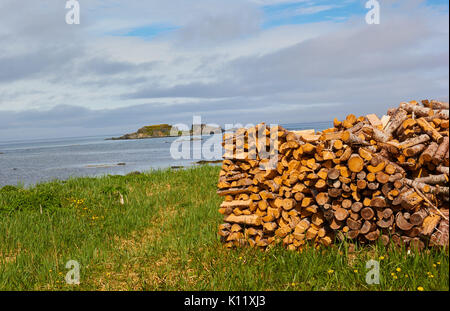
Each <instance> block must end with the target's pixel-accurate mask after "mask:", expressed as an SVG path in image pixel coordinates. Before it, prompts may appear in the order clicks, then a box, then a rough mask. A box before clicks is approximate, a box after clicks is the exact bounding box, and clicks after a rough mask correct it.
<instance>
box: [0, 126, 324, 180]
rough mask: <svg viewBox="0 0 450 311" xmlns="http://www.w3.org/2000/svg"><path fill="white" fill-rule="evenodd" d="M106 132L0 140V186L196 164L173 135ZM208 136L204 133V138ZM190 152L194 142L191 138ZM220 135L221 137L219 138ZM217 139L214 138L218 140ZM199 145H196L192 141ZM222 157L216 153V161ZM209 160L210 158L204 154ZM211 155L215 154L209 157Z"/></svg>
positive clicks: (307, 127) (320, 128)
mask: <svg viewBox="0 0 450 311" xmlns="http://www.w3.org/2000/svg"><path fill="white" fill-rule="evenodd" d="M282 126H283V127H284V128H286V129H288V130H302V129H312V128H314V129H316V130H323V129H326V128H329V127H331V126H332V123H331V122H314V123H298V124H284V125H283V124H282ZM113 136H114V135H111V136H91V137H75V138H60V139H42V140H28V141H8V142H1V141H0V187H2V186H5V185H24V186H31V185H34V184H36V183H40V182H45V181H50V180H54V179H59V180H64V179H68V178H70V177H78V176H103V175H109V174H110V175H125V174H128V173H130V172H134V171H140V172H142V171H149V170H152V169H159V168H168V167H174V166H183V167H188V166H192V165H197V164H196V163H195V162H197V161H199V160H201V159H179V160H175V159H173V158H172V157H171V153H170V146H171V144H172V143H173V142H174V140H175V139H177V138H175V137H163V138H151V139H139V140H105V139H106V138H110V137H113ZM210 138H211V137H208V136H204V137H202V138H201V139H202V140H203V142H204V141H206V140H208V139H210ZM184 139H186V141H189V144H190V148H191V152H192V151H193V150H195V145H196V144H194V143H193V142H190V139H189V138H188V137H186V138H184ZM220 139H221V137H220ZM220 139H219V140H220ZM197 145H198V144H197ZM220 159H221V158H220V157H219V158H218V160H220ZM207 160H211V159H207ZM213 160H214V159H213Z"/></svg>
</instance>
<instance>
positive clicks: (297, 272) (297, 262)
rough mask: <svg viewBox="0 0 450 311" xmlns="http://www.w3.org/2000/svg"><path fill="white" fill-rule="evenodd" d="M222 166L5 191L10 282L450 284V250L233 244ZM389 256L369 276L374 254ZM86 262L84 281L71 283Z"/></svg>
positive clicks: (331, 286)
mask: <svg viewBox="0 0 450 311" xmlns="http://www.w3.org/2000/svg"><path fill="white" fill-rule="evenodd" d="M218 172H219V168H218V167H216V166H202V167H198V168H194V169H186V170H180V171H174V170H164V171H154V172H150V173H148V174H140V175H129V176H108V177H104V178H76V179H71V180H68V181H65V182H51V183H45V184H40V185H37V186H36V187H33V188H31V189H23V188H15V187H9V186H7V187H4V188H3V189H1V190H0V290H289V291H290V290H418V289H419V290H422V289H423V290H425V291H427V290H449V260H448V259H449V257H448V252H444V251H437V250H433V251H428V252H422V253H421V254H414V253H413V254H410V255H407V254H406V252H405V251H401V250H396V251H393V250H387V249H384V248H383V247H380V246H373V247H365V248H364V249H357V250H356V251H355V252H353V253H348V252H347V247H346V244H345V243H340V244H337V245H335V246H334V247H332V248H329V249H322V250H315V249H309V250H306V251H304V252H303V253H301V254H299V253H293V252H288V251H284V250H282V249H279V248H275V249H272V250H269V251H267V252H262V251H258V250H253V249H248V248H247V249H238V250H231V251H230V250H226V249H224V248H223V247H222V245H221V243H220V241H219V239H218V236H217V234H216V231H217V226H218V224H219V223H220V220H221V215H220V214H219V213H218V212H217V209H218V206H219V204H220V202H221V198H220V197H218V196H217V195H216V193H215V190H216V182H217V176H218ZM369 259H375V260H378V261H379V262H380V273H381V276H380V284H379V285H368V284H367V283H366V281H365V278H366V272H367V270H366V261H367V260H369ZM69 260H76V261H78V262H79V263H80V267H81V268H80V271H81V279H80V284H79V285H68V284H66V282H65V275H66V273H67V272H68V271H69V269H66V267H65V266H66V262H67V261H69Z"/></svg>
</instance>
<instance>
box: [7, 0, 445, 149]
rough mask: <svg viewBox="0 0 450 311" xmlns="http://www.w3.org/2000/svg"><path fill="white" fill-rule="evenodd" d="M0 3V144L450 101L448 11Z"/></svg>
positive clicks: (237, 2) (265, 2)
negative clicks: (74, 10) (375, 17)
mask: <svg viewBox="0 0 450 311" xmlns="http://www.w3.org/2000/svg"><path fill="white" fill-rule="evenodd" d="M65 2H66V1H64V0H40V1H35V0H0V141H9V140H22V139H37V138H56V137H75V136H91V135H110V134H111V135H113V134H114V135H117V134H124V133H129V132H134V131H136V130H137V129H138V128H140V127H142V126H144V125H149V124H159V123H170V124H177V123H185V124H187V125H190V124H191V123H192V120H193V116H194V115H196V116H201V118H202V121H203V122H204V123H210V124H219V125H225V124H243V125H246V124H250V123H253V124H256V123H259V122H266V123H268V124H279V123H281V124H283V123H299V122H315V121H331V120H333V119H334V118H335V117H337V118H339V119H343V118H345V116H346V115H347V114H350V113H353V114H355V115H365V114H369V113H376V114H378V115H379V116H381V115H383V114H384V113H385V112H386V111H387V109H388V108H390V107H395V106H397V105H398V104H399V103H400V102H402V101H409V100H421V99H425V98H429V99H438V100H444V101H448V97H449V89H448V84H449V53H448V46H449V33H448V29H449V13H448V10H449V9H448V7H449V2H448V1H443V0H422V1H420V0H379V1H378V2H379V3H380V24H378V25H376V24H372V25H369V24H367V23H366V19H365V15H366V14H367V12H368V11H369V9H367V8H366V6H365V5H366V2H367V1H366V0H342V1H328V0H324V1H321V0H319V1H310V0H146V1H142V0H127V1H125V0H108V1H105V0H79V1H78V2H79V4H80V24H79V25H75V24H74V25H69V24H67V23H66V13H67V12H68V10H67V9H66V8H65Z"/></svg>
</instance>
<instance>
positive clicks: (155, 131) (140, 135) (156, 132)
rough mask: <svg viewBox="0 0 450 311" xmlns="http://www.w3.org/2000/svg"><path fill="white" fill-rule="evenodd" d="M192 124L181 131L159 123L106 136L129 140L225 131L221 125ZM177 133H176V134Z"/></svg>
mask: <svg viewBox="0 0 450 311" xmlns="http://www.w3.org/2000/svg"><path fill="white" fill-rule="evenodd" d="M197 126H198V125H196V126H194V125H193V126H192V127H191V130H190V131H181V130H180V129H178V128H176V127H174V126H173V125H170V124H157V125H148V126H144V127H141V128H140V129H139V130H137V132H134V133H129V134H125V135H123V136H120V137H112V138H106V140H127V139H148V138H160V137H179V136H193V135H196V133H213V132H216V131H220V132H223V129H222V128H221V127H212V126H209V125H206V124H201V125H200V128H197ZM174 133H176V135H174Z"/></svg>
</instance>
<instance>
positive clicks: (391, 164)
mask: <svg viewBox="0 0 450 311" xmlns="http://www.w3.org/2000/svg"><path fill="white" fill-rule="evenodd" d="M448 109H449V106H448V103H442V102H438V101H428V100H424V101H422V105H421V104H419V103H417V102H415V101H412V102H409V103H401V104H400V106H399V107H398V108H395V109H390V110H389V111H388V114H387V115H385V116H383V117H382V118H381V119H380V118H378V117H377V116H376V115H374V114H371V115H367V116H361V117H359V118H357V117H356V116H354V115H349V116H347V117H346V119H345V120H343V121H339V120H337V119H335V120H334V127H333V128H330V129H327V130H324V131H322V132H319V133H315V131H314V130H306V131H287V130H285V129H284V128H282V127H280V126H274V127H272V128H269V127H268V126H266V125H265V124H259V125H257V126H256V127H253V128H248V129H246V128H243V129H239V130H237V131H236V132H234V133H226V134H225V135H224V140H223V146H224V150H225V153H224V161H223V164H222V170H221V172H220V176H219V182H218V194H219V195H221V196H224V202H223V203H222V204H221V206H220V209H219V212H220V213H221V214H223V215H224V223H223V224H221V225H220V226H219V235H220V236H221V239H222V240H223V242H224V243H225V245H226V246H227V247H234V246H243V245H250V246H256V247H261V248H266V247H268V246H271V245H276V244H279V243H282V244H283V245H284V246H285V247H287V248H288V249H290V250H301V249H302V248H303V247H304V245H306V244H314V245H316V246H319V245H327V246H328V245H330V244H331V243H333V241H334V240H335V238H338V239H350V240H355V241H359V242H360V243H370V242H376V241H381V242H382V243H383V244H385V245H387V244H388V243H394V244H396V245H403V246H405V247H416V248H419V249H422V248H424V247H425V246H427V245H440V246H445V245H448V200H449V188H448V175H449V110H448Z"/></svg>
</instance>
